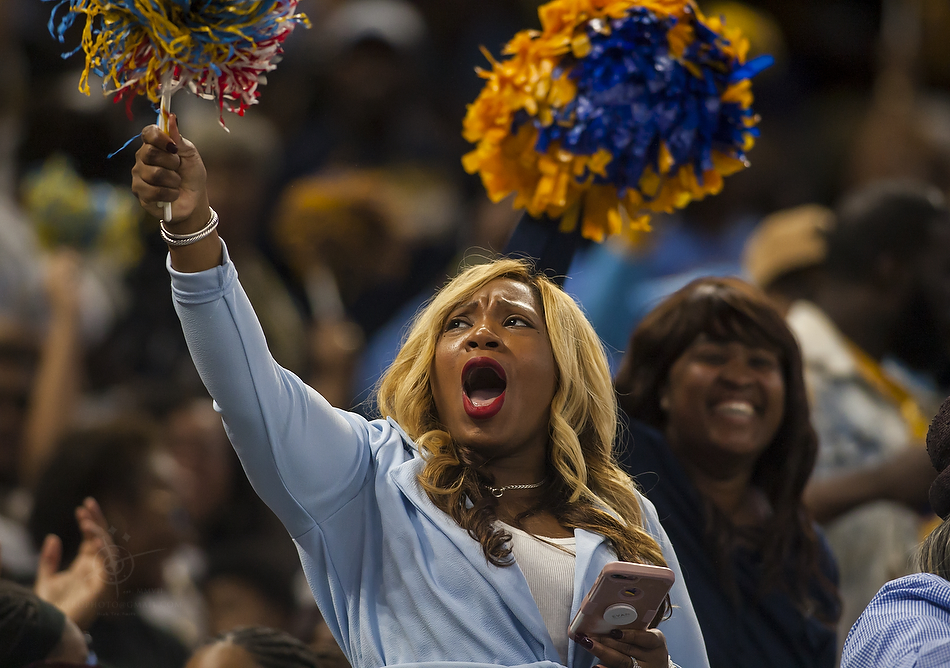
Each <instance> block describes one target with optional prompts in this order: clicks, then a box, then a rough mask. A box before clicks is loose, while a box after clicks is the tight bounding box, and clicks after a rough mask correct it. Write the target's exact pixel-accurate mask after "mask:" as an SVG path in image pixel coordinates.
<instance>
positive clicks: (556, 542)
mask: <svg viewBox="0 0 950 668" xmlns="http://www.w3.org/2000/svg"><path fill="white" fill-rule="evenodd" d="M499 524H500V525H501V526H502V527H504V528H505V530H506V531H508V532H510V533H511V553H512V554H513V555H514V557H515V561H516V562H517V563H518V567H519V568H520V569H521V572H522V573H524V577H525V580H527V581H528V589H530V590H531V595H532V596H533V597H534V602H535V603H537V604H538V610H540V611H541V618H542V619H543V620H544V625H545V626H546V627H547V629H548V635H550V636H551V640H553V641H554V645H555V647H557V651H558V653H559V654H560V655H561V660H562V662H564V663H565V664H566V663H567V648H568V642H567V641H568V637H567V627H568V625H569V624H570V622H571V599H572V597H573V593H574V561H575V560H574V555H575V554H576V549H575V545H576V542H575V539H574V537H573V536H571V537H570V538H546V537H540V536H534V535H532V534H529V533H527V532H525V531H522V530H521V529H518V528H516V527H513V526H511V525H509V524H505V523H504V522H499Z"/></svg>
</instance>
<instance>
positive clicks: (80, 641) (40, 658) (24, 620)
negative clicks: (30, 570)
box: [0, 580, 96, 668]
mask: <svg viewBox="0 0 950 668" xmlns="http://www.w3.org/2000/svg"><path fill="white" fill-rule="evenodd" d="M44 661H50V662H54V661H55V662H63V663H66V664H67V665H68V664H70V663H71V664H73V665H76V666H85V665H96V664H95V663H91V664H90V663H89V661H90V651H89V647H88V646H87V645H86V639H85V637H84V636H83V633H82V631H81V630H80V629H79V627H78V626H76V623H75V622H73V621H72V620H71V619H69V618H68V617H67V616H66V615H65V614H63V612H62V611H61V610H59V609H58V608H57V607H56V606H54V605H52V604H51V603H47V602H46V601H44V600H42V599H41V598H39V597H38V596H37V595H36V594H34V593H33V592H32V591H30V590H29V589H27V588H26V587H23V586H22V585H18V584H15V583H13V582H9V581H6V580H0V665H3V666H4V668H25V667H26V666H33V665H42V664H41V663H37V662H44ZM93 661H94V655H93Z"/></svg>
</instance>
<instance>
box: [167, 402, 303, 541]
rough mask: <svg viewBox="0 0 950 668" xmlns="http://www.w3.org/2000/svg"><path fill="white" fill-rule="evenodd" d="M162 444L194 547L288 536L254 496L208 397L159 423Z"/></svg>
mask: <svg viewBox="0 0 950 668" xmlns="http://www.w3.org/2000/svg"><path fill="white" fill-rule="evenodd" d="M163 431H164V441H165V444H166V445H167V448H168V452H169V453H170V454H171V456H172V457H173V459H174V460H175V463H176V464H177V471H176V476H175V478H176V479H175V486H176V489H177V490H178V491H179V492H180V494H181V503H182V507H183V509H184V510H185V511H186V512H187V514H188V520H189V522H188V524H189V527H190V528H191V529H192V530H193V532H194V536H193V538H194V540H195V541H196V544H197V546H198V547H199V548H201V549H202V550H208V549H211V548H213V547H214V546H215V545H217V544H220V543H227V542H232V541H234V540H235V539H237V538H242V537H249V536H253V537H259V538H261V539H262V540H264V541H265V542H269V541H270V539H273V538H275V537H279V538H281V539H283V538H286V535H287V532H286V531H285V530H284V527H283V526H282V525H281V524H280V521H279V520H278V519H277V517H276V516H275V515H274V513H273V512H271V510H270V509H269V508H268V507H267V506H266V505H264V502H263V501H261V499H260V497H258V496H257V494H255V493H254V490H253V489H252V488H251V485H250V483H249V482H248V481H247V476H246V475H245V474H244V471H243V469H242V468H241V462H240V461H239V460H238V458H237V455H236V454H234V449H233V448H232V447H231V444H230V443H229V442H228V437H227V434H226V433H225V431H224V425H222V424H221V416H220V415H218V414H217V413H216V412H215V410H214V406H213V404H212V401H211V398H210V397H207V396H204V397H198V398H188V399H185V400H184V401H182V402H180V403H178V404H177V405H176V406H174V407H173V408H171V409H170V410H169V411H168V412H167V414H166V415H165V417H164V419H163Z"/></svg>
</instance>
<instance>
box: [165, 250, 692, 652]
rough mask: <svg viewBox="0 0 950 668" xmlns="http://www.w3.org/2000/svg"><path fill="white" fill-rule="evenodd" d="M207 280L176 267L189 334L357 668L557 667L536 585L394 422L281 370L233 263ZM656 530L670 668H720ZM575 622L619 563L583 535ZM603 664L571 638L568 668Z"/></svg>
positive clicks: (258, 481) (649, 510)
mask: <svg viewBox="0 0 950 668" xmlns="http://www.w3.org/2000/svg"><path fill="white" fill-rule="evenodd" d="M224 254H225V260H224V262H223V263H222V265H221V266H219V267H215V268H214V269H210V270H208V271H204V272H200V273H195V274H182V273H179V272H176V271H174V270H173V269H172V268H171V262H170V260H169V262H168V269H169V272H170V273H171V275H172V292H173V296H174V300H175V307H176V309H177V310H178V315H179V317H180V318H181V323H182V329H183V330H184V333H185V339H186V340H187V342H188V347H189V349H190V350H191V354H192V357H193V358H194V361H195V365H196V366H197V368H198V371H199V373H200V374H201V377H202V379H203V380H204V383H205V385H206V386H207V388H208V390H209V391H210V392H211V395H212V396H213V397H214V399H215V403H216V406H217V409H218V410H219V411H220V413H221V415H222V417H223V418H224V423H225V426H226V428H227V431H228V435H229V436H230V438H231V442H232V443H233V444H234V448H235V450H237V453H238V456H239V457H240V459H241V462H242V464H243V465H244V470H245V471H246V472H247V475H248V477H249V478H250V481H251V484H252V485H253V486H254V489H255V490H256V491H257V493H258V494H259V495H260V496H261V498H262V499H264V501H265V502H266V503H267V504H268V505H269V506H270V508H271V509H272V510H273V511H274V512H275V513H276V514H277V516H278V517H280V519H281V521H283V523H284V526H285V527H286V528H287V530H288V531H289V532H290V535H291V536H293V538H294V541H295V543H296V545H297V549H298V551H299V553H300V559H301V562H302V563H303V568H304V572H305V573H306V576H307V580H308V582H309V583H310V587H311V589H312V590H313V595H314V597H315V598H316V601H317V604H318V605H319V607H320V610H321V611H322V613H323V615H324V617H325V618H326V621H327V624H328V625H329V627H330V630H331V631H332V633H333V636H334V637H335V638H336V639H337V641H338V642H339V643H340V646H341V647H342V648H343V651H344V652H345V653H346V655H347V657H348V658H349V660H350V662H351V663H352V665H353V666H354V668H377V667H378V666H384V665H385V666H426V667H427V668H437V667H441V666H446V667H448V666H452V667H454V668H458V667H461V666H471V667H479V666H487V665H489V664H492V665H503V666H527V665H532V666H538V667H539V668H541V667H545V666H555V665H560V659H559V658H558V652H557V649H556V648H555V646H554V643H553V641H552V640H551V638H550V637H549V635H548V632H547V630H546V628H545V626H544V621H543V620H542V618H541V613H540V612H539V610H538V608H537V605H536V604H535V602H534V599H533V598H532V596H531V592H530V591H529V589H528V584H527V582H526V581H525V578H524V576H523V575H522V573H521V571H520V570H519V569H518V568H517V567H516V566H512V567H507V568H505V567H497V566H493V565H491V564H490V563H489V562H488V561H487V560H486V559H485V556H484V554H483V553H482V548H481V546H480V545H479V543H478V542H477V541H475V540H474V539H472V538H471V537H470V536H469V535H468V533H467V532H466V531H465V530H464V529H462V528H461V527H459V526H458V525H457V524H456V523H455V522H454V521H453V520H452V519H451V518H450V517H449V516H448V515H446V514H445V513H443V512H442V511H441V510H439V509H438V508H436V506H435V505H434V504H433V503H432V501H431V500H430V499H429V497H428V496H427V495H426V494H425V492H424V491H423V490H422V488H421V487H420V485H419V482H418V480H417V475H418V474H419V472H420V471H421V469H422V467H423V460H422V458H421V457H420V455H419V453H418V452H417V450H416V447H415V445H414V444H413V442H412V441H411V440H410V439H409V438H408V437H407V436H406V435H405V434H404V433H403V431H402V430H401V429H400V428H399V425H397V424H396V423H395V422H393V421H392V420H374V421H367V420H365V419H364V418H362V417H360V416H358V415H356V414H353V413H349V412H346V411H343V410H339V409H335V408H333V407H331V406H330V404H328V403H327V402H326V400H325V399H324V398H323V397H321V396H320V395H319V394H317V393H316V392H315V391H314V390H313V389H311V388H310V387H308V386H307V385H306V384H304V383H303V382H302V381H301V380H300V379H299V378H297V377H296V376H295V375H293V374H292V373H290V372H288V371H287V370H285V369H283V368H281V367H280V366H279V365H278V364H277V363H276V362H274V360H273V358H272V357H271V355H270V353H269V352H268V350H267V345H266V342H265V340H264V336H263V333H262V332H261V328H260V325H259V324H258V321H257V318H256V316H255V315H254V312H253V310H252V308H251V305H250V302H248V300H247V297H246V296H245V294H244V291H243V289H242V288H241V286H240V283H239V282H238V280H237V272H236V271H235V268H234V265H233V264H231V262H230V261H229V259H228V256H227V249H226V248H225V249H224ZM640 503H641V505H642V508H643V516H644V524H645V527H646V530H647V531H649V532H650V533H651V534H652V535H653V536H654V537H655V538H656V539H657V541H659V543H660V546H661V547H662V549H663V554H664V556H665V557H666V560H667V562H668V563H669V565H670V567H671V568H672V569H673V570H674V571H675V572H676V584H675V585H674V587H673V590H672V592H671V598H672V601H673V604H674V606H676V607H675V610H674V612H673V616H672V618H670V619H669V620H668V621H665V622H663V623H662V625H661V626H660V628H661V630H662V631H663V632H664V633H665V634H666V639H667V644H668V647H669V651H670V654H671V657H672V659H673V661H675V662H676V663H678V664H679V665H681V666H683V667H684V668H705V667H707V666H708V663H707V661H706V654H705V650H704V647H703V638H702V634H701V632H700V630H699V624H698V623H697V621H696V616H695V614H694V613H693V607H692V604H691V603H690V600H689V595H688V594H687V593H686V588H685V586H684V584H683V577H682V573H681V572H680V570H679V564H678V563H677V560H676V555H675V554H674V553H673V548H672V546H671V545H670V543H669V540H668V539H667V537H666V533H665V532H664V531H663V529H662V527H661V526H660V523H659V521H658V520H657V516H656V510H655V509H654V508H653V505H652V504H651V503H650V502H649V501H647V500H646V499H645V498H643V497H640ZM575 537H576V540H577V561H576V567H575V577H574V597H573V604H572V614H573V612H576V610H577V608H578V606H579V605H580V601H581V599H582V598H583V597H584V594H585V593H586V592H587V590H588V589H589V588H590V586H591V585H592V584H593V582H594V579H595V578H596V577H597V574H598V573H599V571H600V569H601V567H602V566H603V565H604V564H605V563H607V562H608V561H611V560H613V559H614V558H615V557H614V555H613V553H612V552H611V550H610V549H609V547H608V546H607V544H606V543H605V542H604V540H603V539H602V538H601V537H600V536H599V535H596V534H593V533H589V532H587V531H583V530H580V529H578V530H576V531H575ZM595 663H596V660H595V658H594V657H593V655H591V654H589V653H588V652H587V651H585V650H584V649H583V648H581V647H579V646H577V645H575V644H574V643H573V642H571V643H570V650H569V660H568V665H569V666H571V667H572V668H590V666H593V665H594V664H595Z"/></svg>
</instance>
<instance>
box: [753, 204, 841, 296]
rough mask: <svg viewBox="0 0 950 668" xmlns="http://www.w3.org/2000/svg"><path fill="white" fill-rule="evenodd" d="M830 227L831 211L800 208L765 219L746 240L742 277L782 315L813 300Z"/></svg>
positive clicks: (814, 207)
mask: <svg viewBox="0 0 950 668" xmlns="http://www.w3.org/2000/svg"><path fill="white" fill-rule="evenodd" d="M832 225H834V212H833V211H832V210H831V209H828V208H827V207H824V206H821V205H819V204H803V205H801V206H797V207H794V208H791V209H783V210H781V211H777V212H775V213H773V214H770V215H768V216H766V217H765V218H763V219H762V222H761V223H759V224H758V225H757V226H756V228H755V229H754V230H753V231H752V234H751V235H750V236H749V238H748V239H747V240H746V244H745V248H744V249H743V252H742V269H743V273H744V274H745V275H746V276H747V277H748V278H749V280H750V281H752V283H753V284H755V285H757V286H759V287H760V288H761V289H762V290H763V291H764V292H765V294H766V295H768V296H769V298H770V299H771V300H772V302H773V304H774V305H775V307H776V308H777V309H778V310H779V311H780V312H781V313H783V314H785V313H787V312H788V309H789V307H790V306H791V305H792V303H794V302H796V301H798V300H800V299H812V298H813V297H814V295H815V292H816V291H817V289H818V284H819V282H820V281H821V280H822V277H823V276H824V266H823V265H824V261H825V256H827V254H828V243H827V241H826V238H825V237H826V235H827V233H828V232H829V231H830V230H831V227H832Z"/></svg>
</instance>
